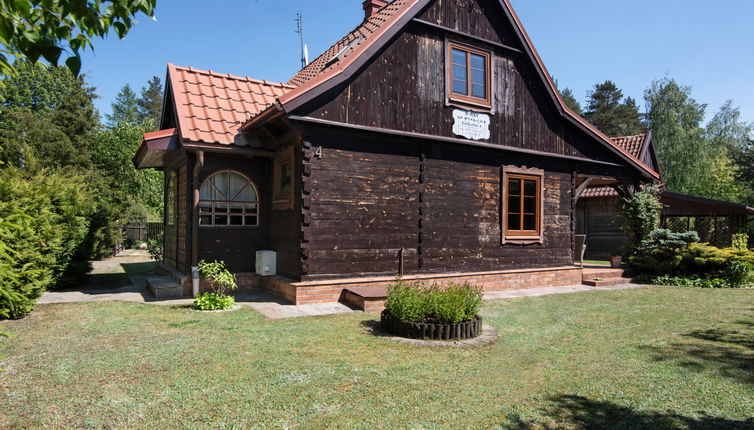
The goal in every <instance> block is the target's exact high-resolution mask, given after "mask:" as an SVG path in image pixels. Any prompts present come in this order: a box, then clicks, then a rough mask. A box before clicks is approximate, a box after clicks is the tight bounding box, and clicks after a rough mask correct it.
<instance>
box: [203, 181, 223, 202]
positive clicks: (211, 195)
mask: <svg viewBox="0 0 754 430" xmlns="http://www.w3.org/2000/svg"><path fill="white" fill-rule="evenodd" d="M213 183H214V177H209V178H208V179H207V180H206V181H204V183H203V184H202V188H201V189H200V190H199V198H200V199H201V200H220V198H219V197H218V196H217V190H215V187H213V186H212V184H213Z"/></svg>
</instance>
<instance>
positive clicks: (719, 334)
mask: <svg viewBox="0 0 754 430" xmlns="http://www.w3.org/2000/svg"><path fill="white" fill-rule="evenodd" d="M735 323H736V324H738V325H740V326H743V328H742V330H734V329H733V330H721V329H710V330H695V331H692V332H689V333H686V334H684V335H683V336H684V337H685V338H688V339H690V340H693V341H694V342H693V343H680V342H679V343H674V344H672V345H669V346H664V347H646V348H645V349H646V350H648V351H649V352H650V353H651V354H652V357H653V358H654V359H655V360H656V361H667V360H675V361H677V362H678V364H679V365H680V366H682V367H684V368H686V369H689V370H697V371H703V370H705V369H717V370H718V371H719V372H720V374H722V375H723V376H725V377H728V378H732V379H735V380H736V381H738V382H746V383H749V384H754V324H752V322H751V321H748V320H738V321H736V322H735ZM696 341H703V342H696Z"/></svg>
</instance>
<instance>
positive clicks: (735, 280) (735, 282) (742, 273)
mask: <svg viewBox="0 0 754 430" xmlns="http://www.w3.org/2000/svg"><path fill="white" fill-rule="evenodd" d="M751 270H752V265H751V264H749V263H744V262H743V261H737V260H732V261H729V262H728V265H727V266H726V267H725V280H726V281H728V283H729V284H730V286H731V287H733V288H740V287H743V286H746V284H747V283H748V281H749V273H750V272H751Z"/></svg>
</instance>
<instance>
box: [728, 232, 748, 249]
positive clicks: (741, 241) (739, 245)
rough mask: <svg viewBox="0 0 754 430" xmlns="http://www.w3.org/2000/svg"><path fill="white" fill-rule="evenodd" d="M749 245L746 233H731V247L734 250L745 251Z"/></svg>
mask: <svg viewBox="0 0 754 430" xmlns="http://www.w3.org/2000/svg"><path fill="white" fill-rule="evenodd" d="M748 246H749V235H748V234H746V233H736V234H734V235H733V244H732V245H731V248H733V249H735V250H736V251H746V250H747V249H748Z"/></svg>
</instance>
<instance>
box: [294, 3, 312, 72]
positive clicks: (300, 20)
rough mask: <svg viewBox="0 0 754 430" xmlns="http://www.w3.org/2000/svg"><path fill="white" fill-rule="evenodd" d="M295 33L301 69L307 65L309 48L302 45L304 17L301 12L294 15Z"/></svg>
mask: <svg viewBox="0 0 754 430" xmlns="http://www.w3.org/2000/svg"><path fill="white" fill-rule="evenodd" d="M294 21H296V33H298V35H299V40H300V41H301V68H302V69H303V68H304V67H306V65H307V64H309V48H308V47H307V46H306V44H305V43H304V17H303V16H302V15H301V12H299V13H297V14H296V19H295V20H294Z"/></svg>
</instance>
